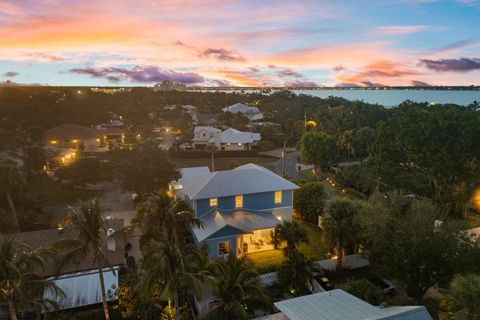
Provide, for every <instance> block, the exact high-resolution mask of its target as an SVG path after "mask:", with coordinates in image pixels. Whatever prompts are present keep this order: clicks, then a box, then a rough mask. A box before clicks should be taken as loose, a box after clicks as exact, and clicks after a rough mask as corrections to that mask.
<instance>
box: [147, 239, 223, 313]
mask: <svg viewBox="0 0 480 320" xmlns="http://www.w3.org/2000/svg"><path fill="white" fill-rule="evenodd" d="M196 250H198V249H196V248H194V247H187V248H184V249H181V248H180V247H178V245H177V244H176V243H174V242H169V241H166V240H159V241H157V240H153V239H152V240H150V241H149V242H148V243H147V244H146V245H144V246H143V248H142V268H143V270H144V271H145V275H146V282H147V287H148V288H149V289H150V290H154V289H159V290H160V298H161V299H165V300H168V305H169V306H170V305H171V304H172V301H173V307H174V309H175V313H176V319H177V320H178V319H180V311H179V305H180V303H179V300H180V295H181V294H184V293H186V292H192V293H193V295H194V296H195V297H196V298H200V297H201V296H202V293H203V287H204V285H205V284H208V285H212V283H213V282H212V278H211V276H210V273H209V272H208V271H206V270H204V269H203V268H199V264H198V263H197V262H198V261H199V260H198V256H197V254H198V253H197V252H196Z"/></svg>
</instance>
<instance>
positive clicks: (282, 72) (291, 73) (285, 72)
mask: <svg viewBox="0 0 480 320" xmlns="http://www.w3.org/2000/svg"><path fill="white" fill-rule="evenodd" d="M277 75H278V76H279V77H281V78H285V77H293V78H299V79H301V78H303V75H302V74H301V73H298V72H295V71H293V70H292V69H290V68H285V69H282V70H280V71H278V72H277Z"/></svg>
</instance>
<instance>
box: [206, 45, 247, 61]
mask: <svg viewBox="0 0 480 320" xmlns="http://www.w3.org/2000/svg"><path fill="white" fill-rule="evenodd" d="M201 55H202V56H204V57H206V58H215V59H218V60H221V61H238V62H243V61H245V58H244V57H243V56H241V55H240V54H239V53H238V52H237V51H236V50H228V49H224V48H207V49H205V50H203V51H202V54H201Z"/></svg>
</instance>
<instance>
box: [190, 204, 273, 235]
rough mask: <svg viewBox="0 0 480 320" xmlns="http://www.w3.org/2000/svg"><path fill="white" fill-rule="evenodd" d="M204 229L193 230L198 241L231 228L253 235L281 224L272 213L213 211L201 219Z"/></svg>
mask: <svg viewBox="0 0 480 320" xmlns="http://www.w3.org/2000/svg"><path fill="white" fill-rule="evenodd" d="M200 219H201V220H202V221H203V223H204V228H193V233H194V234H195V237H196V238H197V240H198V241H203V240H205V239H207V238H208V237H210V236H211V235H213V234H214V233H215V232H217V231H219V230H221V229H223V228H224V227H226V226H230V227H232V228H234V229H237V230H239V231H240V232H242V233H252V231H253V230H258V229H267V228H273V227H275V226H276V225H277V224H279V223H281V221H280V220H278V219H277V218H276V217H275V216H274V215H273V214H271V213H270V212H262V211H256V210H219V209H213V210H211V211H210V212H209V213H207V214H205V215H203V216H201V217H200Z"/></svg>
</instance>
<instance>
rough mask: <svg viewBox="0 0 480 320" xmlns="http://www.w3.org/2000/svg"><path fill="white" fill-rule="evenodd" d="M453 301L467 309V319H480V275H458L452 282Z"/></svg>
mask: <svg viewBox="0 0 480 320" xmlns="http://www.w3.org/2000/svg"><path fill="white" fill-rule="evenodd" d="M450 294H451V297H452V299H453V302H454V303H455V304H456V305H457V306H460V307H463V308H465V309H466V310H467V313H468V314H467V319H472V320H475V319H477V320H478V319H480V306H479V304H478V302H479V301H480V275H478V274H471V273H470V274H464V275H457V276H455V278H454V279H453V280H452V282H451V284H450Z"/></svg>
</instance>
